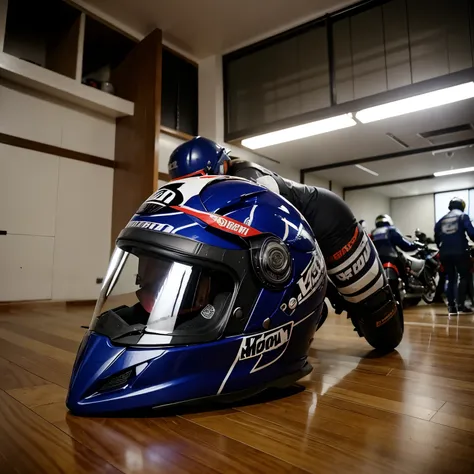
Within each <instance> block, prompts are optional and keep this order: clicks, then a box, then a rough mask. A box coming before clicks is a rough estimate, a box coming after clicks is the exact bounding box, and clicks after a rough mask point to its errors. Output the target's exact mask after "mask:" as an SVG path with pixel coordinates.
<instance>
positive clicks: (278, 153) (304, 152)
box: [256, 99, 474, 185]
mask: <svg viewBox="0 0 474 474" xmlns="http://www.w3.org/2000/svg"><path fill="white" fill-rule="evenodd" d="M354 112H357V111H356V110H354ZM468 123H474V99H469V100H463V101H460V102H456V103H454V104H449V105H444V106H440V107H435V108H432V109H427V110H422V111H419V112H414V113H411V114H407V115H403V116H400V117H394V118H389V119H385V120H380V121H378V122H372V123H367V124H357V125H356V126H354V127H350V128H346V129H342V130H337V131H334V132H330V133H325V134H322V135H316V136H312V137H308V138H303V139H301V140H295V141H292V142H287V143H282V144H280V145H274V146H270V147H265V148H260V149H258V150H256V151H257V152H258V153H261V154H262V155H265V156H267V157H269V158H272V159H275V160H278V161H280V162H281V163H287V164H291V165H292V166H294V167H295V168H299V169H303V168H309V167H312V166H322V165H326V164H332V163H338V162H343V161H347V160H355V159H357V158H365V157H370V156H376V155H383V154H386V153H392V152H399V151H403V150H404V149H405V148H404V147H402V146H401V145H400V144H398V143H396V142H395V141H393V140H392V139H391V138H389V137H388V136H387V133H392V134H393V135H395V136H396V137H398V138H399V139H401V140H402V141H403V142H405V143H406V144H407V145H408V146H409V147H410V148H420V147H426V146H430V143H429V142H428V141H427V140H426V139H424V138H421V137H419V136H418V135H417V134H418V133H423V132H428V131H432V130H438V129H442V128H447V127H452V126H455V125H461V124H468ZM393 169H394V170H395V169H396V165H394V167H393ZM387 179H390V178H387V177H386V178H385V180H387ZM341 184H343V185H344V184H345V183H343V182H341Z"/></svg>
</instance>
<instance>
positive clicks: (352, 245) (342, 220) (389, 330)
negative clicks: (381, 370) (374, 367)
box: [168, 137, 403, 349]
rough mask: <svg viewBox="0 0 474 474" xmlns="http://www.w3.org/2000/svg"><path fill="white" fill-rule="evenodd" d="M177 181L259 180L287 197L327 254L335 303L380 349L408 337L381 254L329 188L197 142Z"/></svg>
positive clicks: (174, 169) (179, 164) (183, 154)
mask: <svg viewBox="0 0 474 474" xmlns="http://www.w3.org/2000/svg"><path fill="white" fill-rule="evenodd" d="M168 169H169V174H170V177H171V179H180V178H186V177H191V176H197V175H205V174H210V175H218V174H227V175H231V176H237V177H241V178H246V179H248V180H251V181H254V182H256V183H258V184H260V185H263V186H265V187H266V188H267V189H269V190H271V191H273V192H275V193H278V194H280V195H281V196H283V197H284V198H286V199H287V200H288V201H289V202H290V203H291V204H293V206H294V207H296V209H298V210H299V211H300V212H301V214H302V215H303V216H304V217H305V218H306V220H307V221H308V223H309V225H310V226H311V228H312V229H313V232H314V235H315V237H316V240H317V242H318V244H319V246H320V248H321V251H322V253H323V255H324V258H325V261H326V265H327V269H328V275H329V277H330V279H331V281H332V283H333V284H330V282H328V283H329V284H328V293H327V297H328V298H329V300H330V302H331V304H332V305H333V306H334V307H335V309H336V312H337V313H338V314H340V313H341V312H342V311H343V310H347V312H348V317H350V318H351V320H352V322H353V324H354V326H355V329H356V330H357V332H358V334H359V335H360V336H364V337H365V338H366V339H367V341H368V342H369V343H370V344H371V345H372V346H374V347H376V348H380V349H393V348H394V347H396V346H397V345H398V344H399V343H400V341H401V339H402V336H403V327H402V324H403V322H402V321H403V320H401V318H398V317H394V316H395V315H397V314H398V311H399V306H398V304H397V302H396V301H395V299H394V297H393V294H392V292H391V289H390V286H389V285H388V283H387V280H386V278H385V274H384V271H383V267H382V264H381V263H380V260H379V258H378V256H377V252H376V250H375V248H374V246H373V244H372V242H371V241H370V239H369V238H368V236H367V234H366V233H365V232H364V231H363V229H362V227H361V226H360V225H359V224H358V223H357V221H356V219H355V217H354V215H353V213H352V211H351V210H350V209H349V207H348V206H347V204H346V203H345V202H344V201H343V200H342V199H340V198H339V197H338V196H337V195H335V194H334V193H332V192H331V191H328V190H326V189H321V188H317V187H314V186H307V185H304V184H300V183H296V182H294V181H291V180H288V179H285V178H282V177H281V176H279V175H278V174H276V173H274V172H272V171H270V170H268V169H266V168H264V167H262V166H259V165H257V164H255V163H252V162H249V161H245V160H240V159H234V160H231V159H230V157H229V155H228V154H227V151H226V150H225V149H224V148H222V147H221V146H219V145H218V144H216V143H215V142H213V141H211V140H208V139H206V138H203V137H196V138H193V139H192V140H189V141H188V142H185V143H183V144H182V145H180V146H178V148H176V150H174V151H173V153H172V154H171V156H170V159H169V166H168Z"/></svg>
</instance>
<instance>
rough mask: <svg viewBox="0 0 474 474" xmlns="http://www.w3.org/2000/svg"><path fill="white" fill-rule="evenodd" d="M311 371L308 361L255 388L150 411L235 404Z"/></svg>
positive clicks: (293, 381)
mask: <svg viewBox="0 0 474 474" xmlns="http://www.w3.org/2000/svg"><path fill="white" fill-rule="evenodd" d="M312 371H313V366H312V365H311V364H310V363H309V362H308V361H306V362H305V364H304V365H303V367H302V368H301V369H300V370H298V371H296V372H293V373H291V374H287V375H285V376H283V377H280V378H279V379H276V380H272V381H270V382H268V383H266V384H262V385H257V386H255V387H251V388H247V389H245V390H239V391H236V392H231V393H221V394H219V395H212V396H208V397H202V398H194V399H191V400H183V401H179V402H175V403H167V404H166V405H158V406H156V407H153V408H152V410H154V411H155V412H157V411H159V410H165V409H170V408H175V407H192V406H195V405H201V404H203V403H206V404H210V403H221V404H229V403H235V402H238V401H241V400H245V399H247V398H250V397H252V396H254V395H257V394H259V393H261V392H263V391H264V390H267V389H269V388H285V387H289V386H290V385H292V384H294V383H295V382H297V381H298V380H300V379H302V378H303V377H306V376H307V375H308V374H310V373H311V372H312Z"/></svg>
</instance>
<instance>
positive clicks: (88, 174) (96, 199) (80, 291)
mask: <svg viewBox="0 0 474 474" xmlns="http://www.w3.org/2000/svg"><path fill="white" fill-rule="evenodd" d="M112 186H113V170H112V169H110V168H104V167H101V166H96V165H91V164H89V163H81V162H79V161H74V160H68V159H67V158H61V159H60V165H59V185H58V201H57V214H56V233H55V243H54V269H53V270H54V271H53V293H52V297H53V299H55V300H80V299H94V298H96V297H97V296H98V294H99V290H100V284H98V283H97V279H98V278H99V279H100V278H103V277H104V276H105V271H106V270H107V264H108V260H109V256H110V245H111V243H110V229H111V220H112Z"/></svg>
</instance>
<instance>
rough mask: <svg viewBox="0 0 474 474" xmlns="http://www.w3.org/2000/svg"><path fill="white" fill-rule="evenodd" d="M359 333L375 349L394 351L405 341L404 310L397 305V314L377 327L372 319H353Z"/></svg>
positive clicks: (385, 351)
mask: <svg viewBox="0 0 474 474" xmlns="http://www.w3.org/2000/svg"><path fill="white" fill-rule="evenodd" d="M351 319H352V323H353V324H354V326H355V328H356V330H357V332H358V333H359V335H360V336H363V337H364V338H365V340H366V341H367V342H368V343H369V344H370V345H371V346H372V347H373V348H374V349H377V350H379V351H381V352H384V353H387V352H391V351H393V350H394V349H395V348H396V347H397V346H398V345H399V344H400V342H402V339H403V332H404V318H403V308H402V305H401V304H400V303H397V311H396V314H394V315H393V316H392V318H390V320H388V321H387V322H386V323H384V324H383V325H381V326H379V327H377V326H376V324H374V321H373V320H372V319H367V320H366V319H365V318H357V319H356V318H351Z"/></svg>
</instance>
